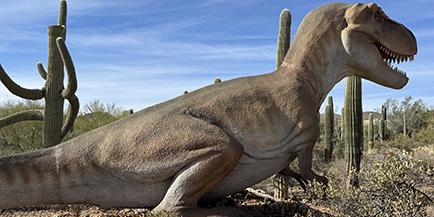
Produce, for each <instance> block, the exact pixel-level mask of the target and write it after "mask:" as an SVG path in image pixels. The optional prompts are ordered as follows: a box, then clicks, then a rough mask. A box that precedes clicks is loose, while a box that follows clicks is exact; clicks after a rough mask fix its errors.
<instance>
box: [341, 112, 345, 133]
mask: <svg viewBox="0 0 434 217" xmlns="http://www.w3.org/2000/svg"><path fill="white" fill-rule="evenodd" d="M344 119H345V106H344V108H342V110H341V141H345V121H344Z"/></svg>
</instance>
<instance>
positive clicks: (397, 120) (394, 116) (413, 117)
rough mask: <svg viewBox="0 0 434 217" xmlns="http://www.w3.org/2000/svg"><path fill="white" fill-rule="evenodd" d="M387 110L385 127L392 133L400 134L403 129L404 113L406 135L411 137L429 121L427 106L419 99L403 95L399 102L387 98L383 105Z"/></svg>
mask: <svg viewBox="0 0 434 217" xmlns="http://www.w3.org/2000/svg"><path fill="white" fill-rule="evenodd" d="M383 106H385V107H386V109H387V111H388V123H387V127H388V130H389V133H391V134H393V135H397V134H401V133H403V130H404V120H403V118H404V115H405V118H406V125H407V135H408V136H410V137H412V136H413V135H414V134H415V133H416V132H417V131H418V130H420V129H423V128H425V127H426V126H427V125H428V123H429V114H428V111H429V107H428V105H427V104H425V103H424V102H423V101H422V100H421V99H417V100H415V99H413V97H411V96H408V97H405V98H404V99H403V100H402V101H401V102H399V101H398V100H396V99H387V100H386V102H385V103H384V105H383Z"/></svg>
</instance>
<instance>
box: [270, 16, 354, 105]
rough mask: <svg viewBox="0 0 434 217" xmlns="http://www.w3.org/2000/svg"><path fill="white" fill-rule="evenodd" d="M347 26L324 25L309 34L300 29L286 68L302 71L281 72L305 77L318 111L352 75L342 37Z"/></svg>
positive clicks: (336, 23) (310, 30) (283, 65)
mask: <svg viewBox="0 0 434 217" xmlns="http://www.w3.org/2000/svg"><path fill="white" fill-rule="evenodd" d="M344 25H345V24H343V23H339V22H337V21H335V22H334V23H322V24H321V25H319V26H318V27H317V28H314V27H310V28H309V30H308V31H300V29H299V31H297V34H296V36H295V38H294V41H293V43H292V47H291V48H290V50H289V51H288V54H287V56H286V58H285V61H284V62H283V64H282V68H288V67H289V68H294V67H295V68H300V69H302V70H278V72H277V73H294V71H295V72H296V73H303V74H304V75H303V77H304V78H306V82H308V84H309V88H311V89H312V93H313V95H314V97H315V99H314V100H315V104H316V106H317V109H318V110H319V108H320V106H321V104H322V102H323V101H324V99H325V97H326V96H327V95H328V93H329V92H330V91H331V89H332V88H333V87H334V86H335V85H336V84H337V83H338V82H339V81H340V80H342V79H343V78H344V77H346V76H348V75H349V74H350V73H349V68H348V67H347V57H346V52H345V49H344V47H343V45H342V42H341V35H340V32H341V29H343V28H344ZM300 28H302V27H300ZM300 32H301V33H300ZM299 35H300V36H299Z"/></svg>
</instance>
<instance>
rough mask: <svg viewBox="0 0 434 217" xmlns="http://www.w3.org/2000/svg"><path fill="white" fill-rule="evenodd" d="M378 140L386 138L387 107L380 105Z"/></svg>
mask: <svg viewBox="0 0 434 217" xmlns="http://www.w3.org/2000/svg"><path fill="white" fill-rule="evenodd" d="M379 130H380V140H381V141H385V140H386V139H387V109H386V107H385V106H382V107H381V119H380V129H379Z"/></svg>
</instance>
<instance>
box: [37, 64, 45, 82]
mask: <svg viewBox="0 0 434 217" xmlns="http://www.w3.org/2000/svg"><path fill="white" fill-rule="evenodd" d="M36 67H37V68H38V72H39V75H41V77H42V79H44V80H47V71H45V69H44V65H42V63H38V64H37V65H36Z"/></svg>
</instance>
